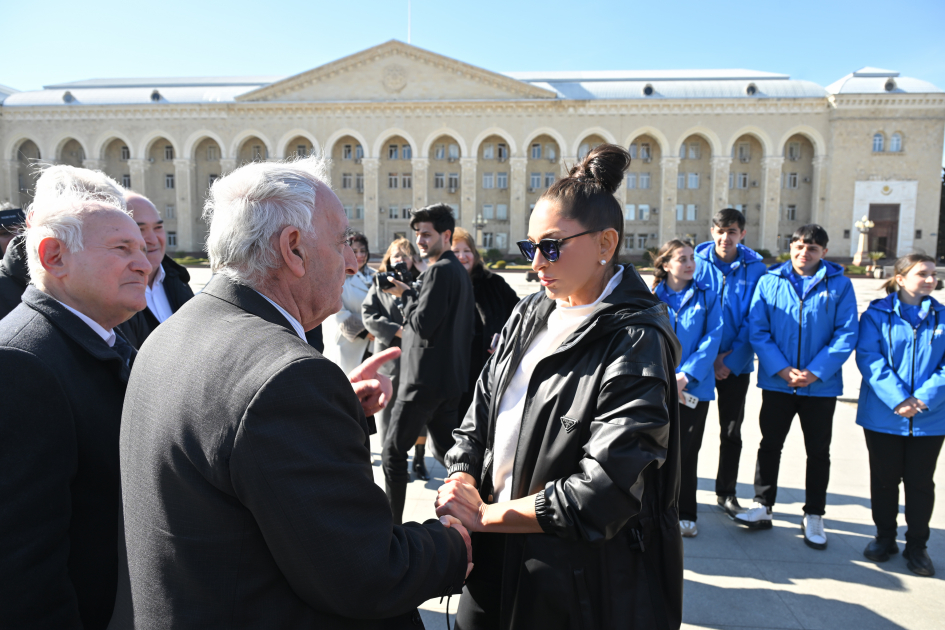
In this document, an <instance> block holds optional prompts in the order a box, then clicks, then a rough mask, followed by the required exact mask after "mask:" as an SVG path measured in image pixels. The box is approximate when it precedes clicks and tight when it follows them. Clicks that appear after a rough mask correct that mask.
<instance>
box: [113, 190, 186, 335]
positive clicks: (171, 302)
mask: <svg viewBox="0 0 945 630" xmlns="http://www.w3.org/2000/svg"><path fill="white" fill-rule="evenodd" d="M125 202H126V203H127V205H128V210H130V211H131V212H132V215H133V216H134V219H135V223H137V224H138V227H139V228H140V229H141V236H142V238H144V242H145V244H146V245H147V252H148V262H150V263H151V275H150V276H149V277H148V288H147V290H146V292H145V298H146V299H147V302H148V306H147V308H145V309H144V310H142V311H141V312H139V313H137V314H136V315H135V316H134V317H132V318H131V319H130V320H128V321H127V322H125V323H124V324H122V328H121V330H122V332H123V333H124V334H125V337H127V338H128V341H130V342H131V345H133V346H134V347H135V348H138V349H140V348H141V344H143V343H144V341H145V339H147V338H148V335H150V334H151V332H152V331H154V329H155V328H157V327H158V326H159V325H160V324H161V323H162V322H165V321H167V319H168V318H169V317H170V316H171V315H173V314H174V313H176V312H177V311H178V310H179V309H180V307H181V306H183V305H184V304H185V303H186V302H187V300H189V299H190V298H192V297H194V291H193V289H191V288H190V285H189V284H188V283H189V282H190V274H189V273H188V272H187V269H186V268H184V267H183V266H181V265H179V264H177V263H176V262H174V260H173V259H171V257H170V256H168V255H167V253H166V252H167V234H165V232H164V219H162V218H161V215H160V214H159V213H158V211H157V208H155V207H154V204H153V203H151V201H150V200H148V199H147V198H146V197H143V196H141V195H139V194H137V193H134V192H131V191H128V192H126V193H125Z"/></svg>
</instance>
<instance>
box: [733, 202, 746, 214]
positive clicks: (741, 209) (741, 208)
mask: <svg viewBox="0 0 945 630" xmlns="http://www.w3.org/2000/svg"><path fill="white" fill-rule="evenodd" d="M735 209H736V210H738V211H739V212H741V213H742V214H744V215H745V216H746V217H747V216H748V204H745V203H740V204H738V205H737V206H735Z"/></svg>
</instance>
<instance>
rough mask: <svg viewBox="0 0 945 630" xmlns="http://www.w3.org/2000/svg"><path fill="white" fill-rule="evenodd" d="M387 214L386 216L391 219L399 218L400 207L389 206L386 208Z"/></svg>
mask: <svg viewBox="0 0 945 630" xmlns="http://www.w3.org/2000/svg"><path fill="white" fill-rule="evenodd" d="M387 216H388V218H391V219H399V218H400V207H399V206H391V207H390V208H388V209H387Z"/></svg>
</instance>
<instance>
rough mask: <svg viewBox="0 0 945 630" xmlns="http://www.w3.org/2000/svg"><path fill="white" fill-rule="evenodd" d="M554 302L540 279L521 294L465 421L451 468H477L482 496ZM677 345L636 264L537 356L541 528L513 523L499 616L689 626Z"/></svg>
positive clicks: (527, 448)
mask: <svg viewBox="0 0 945 630" xmlns="http://www.w3.org/2000/svg"><path fill="white" fill-rule="evenodd" d="M554 308H555V302H554V301H553V300H550V299H548V298H547V297H545V295H544V293H542V292H540V293H536V294H534V295H531V296H529V297H527V298H525V299H524V300H522V302H520V303H519V305H518V306H517V307H516V309H515V311H514V312H513V314H512V316H511V318H510V319H509V321H508V323H507V324H506V326H505V328H504V329H503V331H502V336H501V338H500V341H499V347H498V349H497V351H496V353H495V354H494V355H493V356H492V358H491V359H490V361H489V363H488V364H487V365H486V368H485V369H484V370H483V372H482V374H481V376H480V378H479V381H478V383H477V387H476V393H475V398H474V401H473V405H472V406H471V407H470V409H469V412H468V413H467V414H466V417H465V419H464V421H463V423H462V426H461V427H460V428H459V429H458V430H456V431H455V432H454V437H455V438H456V445H455V446H454V447H453V448H452V449H451V450H450V451H449V453H448V454H447V456H446V463H447V466H448V467H449V472H450V474H452V473H454V472H457V471H461V472H467V473H469V474H471V475H472V476H473V477H475V478H476V479H477V480H478V482H479V488H480V493H481V495H482V497H483V500H484V501H487V502H491V500H492V488H493V481H492V476H491V475H492V451H493V448H492V447H493V439H494V435H495V420H496V416H497V414H498V409H499V403H500V401H501V399H502V395H503V393H504V391H505V389H506V388H507V386H508V383H509V381H510V380H511V378H512V375H513V374H514V373H515V370H516V368H517V367H518V365H519V363H520V362H521V358H522V355H523V354H524V353H525V351H526V350H527V349H528V346H529V344H530V343H531V341H532V340H533V339H534V338H535V336H536V334H537V333H538V332H539V331H540V330H541V329H542V328H543V327H544V326H545V324H546V322H547V319H548V316H549V315H550V314H551V312H552V311H553V310H554ZM679 355H680V348H679V342H678V341H677V339H676V336H675V335H674V334H673V332H672V328H671V327H670V324H669V318H668V316H667V311H666V306H665V305H663V304H661V303H660V302H659V301H658V300H657V299H656V298H655V297H653V295H652V294H651V293H650V291H649V290H648V289H647V287H646V285H645V284H644V283H643V281H642V279H641V278H640V276H639V274H638V273H637V272H636V270H635V269H634V268H633V266H632V265H627V266H626V267H625V269H624V276H623V279H622V281H621V283H620V284H619V285H618V286H617V288H616V289H615V290H614V292H613V293H611V295H610V296H608V297H607V298H605V299H604V300H603V301H602V302H601V304H600V305H599V306H598V307H597V309H595V311H594V312H593V313H592V314H591V316H590V317H589V318H588V320H587V321H586V322H584V323H583V324H582V325H581V326H580V327H579V328H578V329H577V330H576V331H575V332H574V333H573V334H572V335H571V336H570V337H568V338H567V339H566V340H565V341H564V343H562V344H561V346H560V347H559V348H558V349H557V350H556V351H555V352H554V353H552V354H551V355H550V356H548V357H546V358H545V359H543V360H542V361H540V362H539V363H538V365H537V366H536V367H535V371H534V373H533V374H532V377H531V380H530V382H529V386H528V393H527V398H526V402H525V410H524V413H523V418H522V428H521V434H520V437H519V441H518V447H517V451H516V457H515V464H514V468H513V477H512V498H513V499H518V498H522V497H526V496H529V495H533V494H536V493H537V497H536V501H535V508H536V513H537V516H538V521H539V523H540V525H541V527H542V529H543V530H544V533H542V534H509V535H505V536H506V545H505V559H504V568H503V573H502V585H503V587H502V605H501V610H500V618H501V624H500V627H501V628H503V629H516V630H518V629H523V628H543V629H547V628H577V627H579V628H582V629H584V630H588V629H592V628H647V629H650V628H655V629H659V630H665V629H669V628H678V627H679V626H680V624H681V619H682V585H683V575H682V570H683V550H682V539H681V538H680V533H679V517H678V513H677V500H678V495H679V422H678V400H677V393H676V387H675V377H674V372H675V366H676V363H677V362H678V360H679ZM497 535H502V534H479V535H478V536H497ZM475 547H476V543H475V541H474V542H473V549H474V553H475ZM474 561H475V558H474ZM474 575H475V571H473V575H471V576H470V578H469V579H470V580H473V579H474ZM466 595H467V594H466V593H464V597H466Z"/></svg>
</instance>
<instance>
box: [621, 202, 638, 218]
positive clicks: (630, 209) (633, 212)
mask: <svg viewBox="0 0 945 630" xmlns="http://www.w3.org/2000/svg"><path fill="white" fill-rule="evenodd" d="M623 218H624V220H626V221H636V220H637V206H636V204H633V203H627V204H624V206H623Z"/></svg>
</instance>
